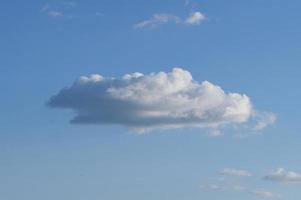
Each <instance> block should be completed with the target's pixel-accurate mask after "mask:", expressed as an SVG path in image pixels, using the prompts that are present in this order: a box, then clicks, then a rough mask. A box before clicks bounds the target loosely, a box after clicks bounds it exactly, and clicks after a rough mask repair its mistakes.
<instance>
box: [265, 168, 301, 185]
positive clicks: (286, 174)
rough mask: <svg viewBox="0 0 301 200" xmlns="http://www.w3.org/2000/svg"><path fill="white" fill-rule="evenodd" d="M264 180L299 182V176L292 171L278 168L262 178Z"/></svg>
mask: <svg viewBox="0 0 301 200" xmlns="http://www.w3.org/2000/svg"><path fill="white" fill-rule="evenodd" d="M264 179H265V180H269V181H276V182H283V183H289V182H301V174H300V173H297V172H293V171H287V170H285V169H283V168H278V169H277V170H276V171H275V172H272V173H271V174H269V175H267V176H265V177H264Z"/></svg>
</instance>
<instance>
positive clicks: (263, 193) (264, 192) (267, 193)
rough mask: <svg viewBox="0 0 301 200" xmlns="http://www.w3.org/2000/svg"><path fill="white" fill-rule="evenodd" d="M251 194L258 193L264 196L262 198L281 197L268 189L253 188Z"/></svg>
mask: <svg viewBox="0 0 301 200" xmlns="http://www.w3.org/2000/svg"><path fill="white" fill-rule="evenodd" d="M251 194H253V195H256V196H258V197H262V198H269V199H271V198H279V197H280V196H279V195H278V194H275V193H273V192H270V191H267V190H262V189H260V190H253V191H251Z"/></svg>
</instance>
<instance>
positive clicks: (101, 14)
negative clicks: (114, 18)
mask: <svg viewBox="0 0 301 200" xmlns="http://www.w3.org/2000/svg"><path fill="white" fill-rule="evenodd" d="M95 16H96V17H101V16H103V13H102V12H95Z"/></svg>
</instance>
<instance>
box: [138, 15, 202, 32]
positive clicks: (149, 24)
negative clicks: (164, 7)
mask: <svg viewBox="0 0 301 200" xmlns="http://www.w3.org/2000/svg"><path fill="white" fill-rule="evenodd" d="M205 19H206V17H205V15H204V14H203V13H201V12H199V11H197V12H193V13H191V14H190V15H189V16H188V17H186V18H185V19H182V18H181V17H179V16H176V15H173V14H166V13H161V14H154V15H153V16H152V17H151V18H150V19H147V20H144V21H142V22H139V23H137V24H135V25H134V28H155V27H158V26H159V25H163V24H167V23H175V24H181V25H199V24H201V22H203V21H204V20H205Z"/></svg>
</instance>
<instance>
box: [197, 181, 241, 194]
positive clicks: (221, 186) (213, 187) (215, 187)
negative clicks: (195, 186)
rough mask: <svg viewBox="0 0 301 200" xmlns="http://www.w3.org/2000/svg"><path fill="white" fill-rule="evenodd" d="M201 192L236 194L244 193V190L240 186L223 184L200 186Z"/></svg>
mask: <svg viewBox="0 0 301 200" xmlns="http://www.w3.org/2000/svg"><path fill="white" fill-rule="evenodd" d="M200 188H201V190H203V191H207V192H210V191H220V192H222V191H236V192H242V191H244V190H245V189H246V188H245V187H244V186H242V185H239V184H228V183H224V184H207V185H201V186H200Z"/></svg>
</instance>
